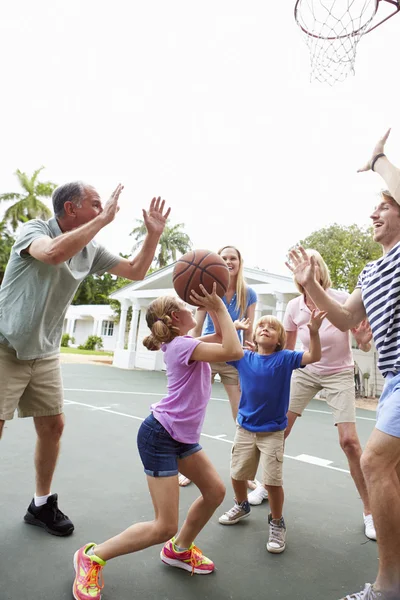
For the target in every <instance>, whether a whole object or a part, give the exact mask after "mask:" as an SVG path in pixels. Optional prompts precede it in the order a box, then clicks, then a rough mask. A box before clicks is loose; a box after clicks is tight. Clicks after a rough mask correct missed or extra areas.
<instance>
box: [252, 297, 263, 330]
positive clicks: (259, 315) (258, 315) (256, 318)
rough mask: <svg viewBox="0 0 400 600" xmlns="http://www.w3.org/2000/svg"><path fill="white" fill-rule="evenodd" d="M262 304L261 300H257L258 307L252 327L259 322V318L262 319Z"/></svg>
mask: <svg viewBox="0 0 400 600" xmlns="http://www.w3.org/2000/svg"><path fill="white" fill-rule="evenodd" d="M261 313H262V310H261V305H260V303H259V302H257V304H256V309H255V311H254V323H252V327H254V325H255V324H256V323H257V321H258V319H261Z"/></svg>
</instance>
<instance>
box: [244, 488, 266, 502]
mask: <svg viewBox="0 0 400 600" xmlns="http://www.w3.org/2000/svg"><path fill="white" fill-rule="evenodd" d="M264 500H268V492H267V490H266V489H265V487H264V486H263V485H262V484H261V485H259V486H257V487H256V489H255V490H253V491H252V492H250V494H249V496H248V501H249V504H251V505H252V506H257V505H258V504H262V502H264Z"/></svg>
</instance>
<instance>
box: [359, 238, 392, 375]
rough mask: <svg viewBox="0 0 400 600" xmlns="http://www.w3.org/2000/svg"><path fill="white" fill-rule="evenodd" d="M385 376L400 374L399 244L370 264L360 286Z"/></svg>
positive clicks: (363, 272)
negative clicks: (392, 373)
mask: <svg viewBox="0 0 400 600" xmlns="http://www.w3.org/2000/svg"><path fill="white" fill-rule="evenodd" d="M356 287H358V288H361V294H362V299H363V303H364V306H365V310H366V313H367V316H368V319H369V322H370V324H371V329H372V333H373V336H374V342H375V346H376V348H377V350H378V353H379V360H378V367H379V370H380V371H381V372H382V374H383V375H384V376H385V375H386V374H387V373H388V372H389V371H394V372H396V371H400V242H398V243H397V244H396V245H395V246H394V247H393V248H392V249H391V250H390V251H389V252H388V253H387V254H385V255H384V256H382V258H379V259H378V260H375V261H373V262H370V263H368V264H367V265H366V266H365V267H364V269H363V271H362V273H361V274H360V276H359V278H358V282H357V286H356Z"/></svg>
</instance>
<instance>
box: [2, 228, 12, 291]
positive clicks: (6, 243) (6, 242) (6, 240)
mask: <svg viewBox="0 0 400 600" xmlns="http://www.w3.org/2000/svg"><path fill="white" fill-rule="evenodd" d="M14 241H15V240H14V237H13V236H12V235H11V234H10V232H9V231H7V226H6V224H5V223H4V222H3V223H0V283H1V282H2V281H3V277H4V271H5V270H6V266H7V263H8V259H9V257H10V251H11V248H12V246H13V244H14Z"/></svg>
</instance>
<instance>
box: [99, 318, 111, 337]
mask: <svg viewBox="0 0 400 600" xmlns="http://www.w3.org/2000/svg"><path fill="white" fill-rule="evenodd" d="M113 334H114V321H103V322H102V326H101V335H108V336H112V335H113Z"/></svg>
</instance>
